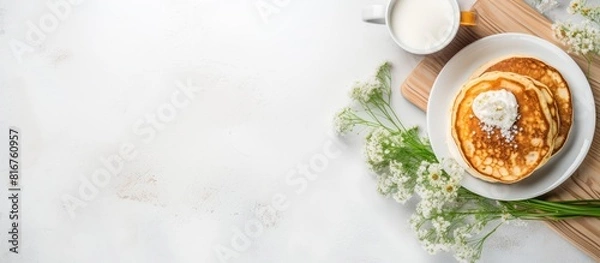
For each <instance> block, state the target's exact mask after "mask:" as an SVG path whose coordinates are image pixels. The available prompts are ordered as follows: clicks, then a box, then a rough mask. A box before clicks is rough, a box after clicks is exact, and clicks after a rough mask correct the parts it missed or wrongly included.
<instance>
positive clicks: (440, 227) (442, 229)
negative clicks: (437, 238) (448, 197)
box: [431, 216, 450, 233]
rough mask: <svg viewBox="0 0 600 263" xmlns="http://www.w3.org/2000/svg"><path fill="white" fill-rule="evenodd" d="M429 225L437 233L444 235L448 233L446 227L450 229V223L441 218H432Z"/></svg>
mask: <svg viewBox="0 0 600 263" xmlns="http://www.w3.org/2000/svg"><path fill="white" fill-rule="evenodd" d="M431 224H432V225H433V229H435V231H436V232H437V233H446V232H447V231H448V227H450V222H449V221H447V220H446V219H445V218H443V217H441V216H437V217H436V218H434V219H433V220H432V221H431Z"/></svg>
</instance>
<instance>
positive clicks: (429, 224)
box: [334, 63, 600, 262]
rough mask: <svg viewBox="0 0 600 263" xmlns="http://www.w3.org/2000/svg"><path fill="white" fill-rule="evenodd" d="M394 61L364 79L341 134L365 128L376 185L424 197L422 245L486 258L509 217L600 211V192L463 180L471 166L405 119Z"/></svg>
mask: <svg viewBox="0 0 600 263" xmlns="http://www.w3.org/2000/svg"><path fill="white" fill-rule="evenodd" d="M390 67H391V65H390V64H389V63H384V64H383V65H381V66H380V67H379V68H378V69H377V71H376V72H375V74H374V76H373V77H372V78H371V79H369V80H367V81H364V82H358V83H356V84H355V85H354V87H353V88H352V89H351V92H350V98H351V99H352V102H351V104H350V105H349V106H348V107H345V108H343V109H342V110H341V111H339V113H338V114H336V116H335V118H334V124H335V127H336V130H337V132H338V133H339V134H346V133H349V132H352V131H354V130H358V128H359V127H360V128H362V129H360V132H359V133H361V132H362V133H366V140H365V154H366V163H367V165H368V166H369V168H370V169H371V170H372V171H373V172H374V173H375V174H376V177H377V181H378V183H377V190H378V191H379V192H380V193H381V194H382V195H384V196H389V197H392V198H393V199H394V200H396V201H397V202H399V203H401V204H405V202H406V201H407V200H409V199H411V198H418V203H417V205H416V207H415V210H414V214H413V215H412V216H411V218H410V220H409V222H410V225H411V227H412V229H413V230H414V232H415V234H416V237H417V238H418V239H419V241H420V242H421V244H422V246H423V248H424V249H425V250H427V251H428V252H429V253H432V254H435V253H438V252H441V251H447V252H452V253H453V255H454V257H455V258H456V259H457V260H459V261H463V262H473V261H476V260H477V259H479V258H480V256H481V253H482V249H483V244H484V243H485V241H486V240H487V239H488V238H489V237H490V236H491V235H492V234H493V233H494V232H495V231H496V230H497V229H498V228H499V227H500V226H502V225H503V224H506V223H509V222H514V223H516V224H522V223H523V222H525V221H526V220H565V219H571V218H577V217H585V216H590V217H600V200H573V201H556V202H552V201H545V200H542V199H529V200H521V201H498V200H492V199H488V198H485V197H482V196H480V195H477V194H475V193H473V192H471V191H469V190H468V189H466V188H464V187H462V186H461V185H460V182H461V179H462V178H463V176H465V171H464V170H463V169H462V168H461V167H460V166H459V165H458V164H457V163H456V162H455V161H454V160H452V159H444V160H439V159H438V158H437V157H436V155H435V154H434V152H433V150H432V148H431V145H430V143H429V141H428V139H427V138H424V137H421V136H420V135H419V132H418V129H417V128H410V127H405V126H404V125H403V124H402V122H401V121H400V118H399V117H398V115H397V114H396V112H395V111H394V109H393V107H392V106H391V104H390V101H391V95H392V90H391V81H392V79H391V74H390Z"/></svg>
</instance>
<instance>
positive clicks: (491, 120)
mask: <svg viewBox="0 0 600 263" xmlns="http://www.w3.org/2000/svg"><path fill="white" fill-rule="evenodd" d="M471 107H472V109H473V113H474V114H475V116H476V117H477V118H478V119H479V121H481V122H482V124H483V125H484V126H487V127H495V128H499V129H500V131H501V133H502V134H503V135H504V134H505V132H506V133H507V134H508V133H510V132H509V131H510V130H511V128H512V127H513V124H514V123H515V122H516V121H517V118H518V116H519V104H518V103H517V99H516V98H515V95H514V94H513V93H512V92H510V91H508V90H505V89H499V90H492V91H486V92H482V93H480V94H479V95H477V97H475V100H473V105H472V106H471ZM505 137H506V136H505Z"/></svg>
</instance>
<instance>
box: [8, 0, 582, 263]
mask: <svg viewBox="0 0 600 263" xmlns="http://www.w3.org/2000/svg"><path fill="white" fill-rule="evenodd" d="M65 1H66V0H63V1H58V2H63V3H67V2H65ZM30 2H31V1H30ZM48 3H50V4H48ZM53 3H56V1H55V0H40V1H33V2H32V3H22V2H21V1H1V2H0V44H1V47H0V61H2V63H1V64H0V110H1V115H0V116H1V117H0V120H1V123H0V124H2V127H1V128H2V129H4V130H3V131H2V134H4V135H3V136H5V135H6V132H5V129H6V127H7V126H9V125H15V126H18V127H19V128H20V129H21V134H22V137H21V145H22V148H21V154H22V159H21V164H22V171H21V172H22V174H21V178H20V181H19V183H20V185H21V186H22V189H21V192H20V193H19V194H20V196H19V197H20V203H19V205H20V206H19V213H20V214H19V216H20V217H19V224H20V229H19V241H20V244H19V254H18V255H14V254H13V253H10V252H9V250H8V249H9V245H10V244H9V243H7V239H9V236H8V234H7V232H8V231H11V228H10V223H11V222H12V221H10V220H9V211H10V210H11V209H10V208H9V205H10V203H9V202H10V200H9V199H7V198H6V197H8V196H9V193H8V192H7V187H5V186H4V184H3V185H2V186H1V187H0V196H2V198H0V200H4V201H0V230H1V231H0V233H3V234H0V240H2V242H0V244H1V245H0V249H1V250H0V251H1V252H0V262H218V261H219V257H218V256H217V255H218V253H217V251H220V252H221V253H225V252H227V253H226V254H227V255H228V256H231V257H232V258H231V259H229V260H226V261H227V262H447V261H450V260H452V258H451V256H450V255H448V254H440V255H436V256H430V255H428V254H427V253H426V252H425V251H424V250H422V249H421V248H420V246H419V244H418V242H417V240H416V239H415V237H414V235H413V233H412V232H411V230H410V228H409V226H408V223H407V220H408V217H409V215H410V213H411V210H410V206H407V207H403V206H400V205H398V204H396V203H395V202H394V201H393V200H391V199H385V198H383V197H381V196H380V195H379V194H378V193H377V192H376V190H375V187H376V182H375V180H374V178H373V176H371V175H370V173H369V172H368V171H367V169H366V167H365V165H364V164H363V160H362V153H361V152H362V148H361V144H362V143H361V141H359V140H354V139H352V140H338V139H336V138H335V137H333V136H332V135H331V125H330V120H331V117H332V115H333V114H334V112H335V111H336V110H337V109H339V108H340V107H342V106H344V105H345V103H346V102H347V99H346V94H347V91H348V89H349V87H350V85H351V84H352V83H353V81H355V80H357V79H361V78H363V77H365V76H367V75H368V74H370V73H371V72H372V71H373V70H374V68H375V67H376V66H377V65H378V64H379V63H380V62H382V61H385V60H389V61H391V62H392V63H393V65H394V69H393V78H394V86H395V87H397V86H399V84H400V83H401V82H402V81H403V79H404V78H405V77H406V76H407V75H408V74H409V72H410V71H411V69H412V68H413V67H414V66H416V64H417V63H418V62H419V60H420V57H418V56H414V55H410V54H407V53H405V52H403V51H402V50H400V49H399V48H398V47H396V46H395V45H394V43H393V41H392V40H391V39H390V38H389V36H388V35H387V32H386V29H385V28H384V27H383V26H377V25H371V24H365V23H363V22H362V21H361V19H360V17H359V16H360V13H361V9H362V8H363V7H365V6H366V5H368V4H372V3H379V2H378V1H367V0H349V1H316V0H302V1H300V0H248V1H239V0H230V1H218V0H189V1H188V0H147V1H141V0H138V1H135V0H134V1H131V0H126V1H112V0H109V1H95V0H85V1H82V2H81V3H80V4H78V5H75V4H65V5H60V6H59V7H58V9H57V10H58V11H57V13H58V14H59V17H58V18H56V15H54V14H53V13H52V12H53V11H52V10H53V6H55V5H54V4H53ZM471 4H472V1H462V2H461V5H462V6H463V7H468V6H470V5H471ZM261 5H262V7H263V8H265V9H263V11H265V12H266V11H269V12H271V13H270V15H265V14H263V15H262V16H261V12H259V11H258V9H257V6H261ZM40 21H43V22H40ZM40 23H45V24H43V25H40ZM18 58H20V60H19V59H18ZM393 100H394V104H395V106H396V107H397V110H398V112H399V113H400V114H401V116H402V119H403V121H404V122H405V124H407V125H419V126H421V127H424V126H423V125H424V124H425V114H424V113H423V112H421V111H420V110H418V109H417V108H416V107H414V106H412V105H410V104H409V103H408V102H407V101H406V100H404V99H403V98H402V97H401V96H400V95H399V93H398V92H396V93H395V96H394V98H393ZM2 145H6V143H4V142H3V143H2ZM7 151H8V150H0V152H2V153H3V154H4V156H3V157H2V158H3V159H2V160H6V158H7V156H6V152H7ZM4 162H5V161H3V163H4ZM2 174H3V176H5V175H7V174H8V171H7V167H5V166H3V167H2ZM6 181H7V179H2V182H6ZM4 196H6V197H4ZM283 198H285V200H284V199H283ZM65 200H66V201H65ZM65 203H68V204H70V205H67V206H66V207H65ZM277 209H278V210H277ZM245 228H249V229H245ZM260 230H262V231H260ZM239 231H243V232H245V233H247V234H250V236H247V234H240V233H239ZM242 235H243V236H242ZM232 242H233V243H232ZM11 246H12V245H11ZM482 259H483V260H482V261H483V262H589V261H591V260H590V259H589V258H588V257H587V256H586V255H584V254H583V253H582V252H580V251H578V250H577V249H576V248H575V247H573V246H572V245H571V244H569V243H568V242H567V241H565V240H564V239H562V238H561V237H560V236H558V235H557V234H555V233H554V232H552V231H551V230H550V229H548V228H546V227H545V226H544V225H543V224H541V223H530V224H528V225H527V226H525V227H513V226H506V227H503V228H501V229H500V231H499V232H497V233H496V234H495V235H494V236H493V237H492V238H491V239H490V240H489V242H487V244H486V247H485V249H484V252H483V257H482Z"/></svg>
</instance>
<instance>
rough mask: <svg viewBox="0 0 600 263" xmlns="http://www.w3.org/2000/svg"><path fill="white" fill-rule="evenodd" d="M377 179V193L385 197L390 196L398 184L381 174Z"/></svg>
mask: <svg viewBox="0 0 600 263" xmlns="http://www.w3.org/2000/svg"><path fill="white" fill-rule="evenodd" d="M377 179H378V180H377V191H379V193H381V194H382V195H384V196H387V195H389V194H390V192H391V191H392V189H393V188H394V187H395V186H396V184H394V182H393V181H392V180H391V178H390V176H389V175H387V174H381V175H379V176H378V178H377Z"/></svg>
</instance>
